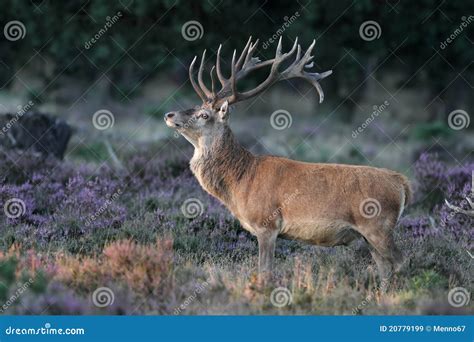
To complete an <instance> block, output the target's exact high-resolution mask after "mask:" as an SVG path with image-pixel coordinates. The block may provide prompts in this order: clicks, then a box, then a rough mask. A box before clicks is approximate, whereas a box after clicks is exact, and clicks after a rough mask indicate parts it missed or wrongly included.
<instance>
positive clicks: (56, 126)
mask: <svg viewBox="0 0 474 342" xmlns="http://www.w3.org/2000/svg"><path fill="white" fill-rule="evenodd" d="M72 133H73V129H72V128H71V127H70V126H69V125H68V124H67V123H66V122H64V121H62V120H60V119H57V118H55V117H53V116H51V115H47V114H43V113H34V112H28V113H25V114H23V115H21V114H20V113H15V114H2V115H0V146H3V147H4V148H7V149H21V150H30V151H33V152H37V153H40V154H42V155H45V156H48V155H53V156H55V157H56V158H58V159H63V157H64V152H65V151H66V148H67V144H68V142H69V139H70V138H71V135H72Z"/></svg>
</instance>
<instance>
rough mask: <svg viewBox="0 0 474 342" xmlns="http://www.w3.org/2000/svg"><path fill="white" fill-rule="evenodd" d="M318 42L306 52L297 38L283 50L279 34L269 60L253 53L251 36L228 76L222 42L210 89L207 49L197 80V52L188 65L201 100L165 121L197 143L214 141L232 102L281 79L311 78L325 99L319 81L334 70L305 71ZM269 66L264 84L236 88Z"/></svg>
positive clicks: (191, 78)
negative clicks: (206, 76)
mask: <svg viewBox="0 0 474 342" xmlns="http://www.w3.org/2000/svg"><path fill="white" fill-rule="evenodd" d="M315 44H316V41H315V40H313V43H312V44H311V45H310V46H309V48H308V49H307V50H306V52H305V53H304V54H302V49H301V46H300V45H299V44H298V38H297V39H296V40H295V42H294V44H293V47H292V48H291V50H290V51H289V52H287V53H282V42H281V37H280V40H279V42H278V46H277V48H276V53H275V57H274V58H273V59H270V60H266V61H260V59H259V58H257V57H254V56H253V55H254V53H255V50H256V48H257V45H258V40H257V41H255V42H254V43H252V37H250V39H249V40H248V42H247V44H246V45H245V47H244V49H243V51H242V52H241V54H240V57H239V58H237V55H236V51H235V50H234V53H233V56H232V63H231V74H230V77H229V78H226V77H224V75H223V73H222V70H221V56H220V55H221V48H222V45H220V46H219V49H218V51H217V61H216V64H215V65H214V66H213V67H212V69H211V72H210V76H211V89H210V90H209V88H207V87H206V85H205V84H204V81H203V69H204V62H205V59H206V51H204V52H203V54H202V58H201V63H200V66H199V70H198V77H197V78H198V82H197V83H196V80H195V79H194V75H193V70H194V65H195V63H196V59H197V56H196V57H194V59H193V61H192V62H191V66H190V67H189V79H190V81H191V84H192V86H193V88H194V90H195V91H196V93H197V94H198V96H199V97H200V98H201V100H202V104H201V105H199V106H196V107H194V108H191V109H188V110H183V111H172V112H169V113H166V114H165V122H166V124H167V125H168V127H171V128H174V129H176V130H177V131H178V132H180V133H181V134H182V135H183V136H184V137H185V138H186V139H188V140H189V141H190V142H191V143H192V144H193V145H194V146H197V145H198V144H199V143H198V142H199V141H200V140H201V141H212V140H213V137H215V136H216V135H218V134H219V133H220V132H223V131H224V129H225V127H226V126H227V121H228V118H229V115H228V114H229V106H231V105H233V104H235V103H237V102H241V101H244V100H247V99H249V98H252V97H255V96H257V95H259V94H261V93H262V92H264V91H265V90H266V89H268V88H269V87H270V86H271V85H273V84H274V83H276V82H278V81H282V80H288V79H291V78H302V79H305V80H306V81H308V82H310V83H311V84H312V85H313V86H314V87H315V88H316V90H317V91H318V93H319V102H322V101H323V99H324V93H323V90H322V88H321V86H320V84H319V81H320V80H322V79H323V78H325V77H327V76H329V75H331V73H332V71H331V70H329V71H326V72H323V73H317V72H308V71H305V69H309V68H311V67H313V62H312V60H313V58H314V56H311V51H312V50H313V48H314V45H315ZM291 60H292V62H291V63H290V64H289V65H288V62H289V61H291ZM285 62H286V63H285ZM284 63H285V64H287V65H288V66H286V67H285V68H283V67H282V65H283V64H284ZM267 66H268V67H270V73H269V74H268V76H267V78H266V79H265V80H264V81H263V82H262V83H261V84H259V85H258V86H257V87H255V88H254V89H251V90H248V91H245V92H239V91H238V90H237V82H238V81H239V80H241V79H243V78H244V77H245V76H247V75H248V74H249V73H251V72H252V71H254V70H257V69H260V68H264V67H267ZM279 69H283V70H279ZM216 74H217V79H218V80H219V83H220V85H221V88H220V90H219V91H216V85H215V83H216V81H215V76H216Z"/></svg>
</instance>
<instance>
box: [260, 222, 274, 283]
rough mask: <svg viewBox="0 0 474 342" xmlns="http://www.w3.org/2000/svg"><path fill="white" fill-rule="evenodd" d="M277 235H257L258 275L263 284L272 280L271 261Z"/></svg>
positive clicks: (264, 233) (272, 233)
mask: <svg viewBox="0 0 474 342" xmlns="http://www.w3.org/2000/svg"><path fill="white" fill-rule="evenodd" d="M277 236H278V233H277V232H269V231H265V232H262V233H260V234H258V235H257V240H258V275H259V280H260V281H261V282H263V283H264V284H266V283H268V282H269V281H271V279H272V271H273V259H274V256H275V245H276V239H277Z"/></svg>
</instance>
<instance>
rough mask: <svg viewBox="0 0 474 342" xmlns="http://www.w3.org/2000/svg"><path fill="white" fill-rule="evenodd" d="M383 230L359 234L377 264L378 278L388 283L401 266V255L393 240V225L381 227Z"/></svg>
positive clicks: (372, 228)
mask: <svg viewBox="0 0 474 342" xmlns="http://www.w3.org/2000/svg"><path fill="white" fill-rule="evenodd" d="M382 226H383V227H384V228H382V229H380V228H379V229H376V228H375V227H373V226H372V227H371V229H370V230H368V231H365V232H361V233H362V235H363V236H364V238H365V239H366V241H367V242H368V245H369V250H370V254H371V255H372V258H373V259H374V261H375V263H376V264H377V268H378V270H379V274H380V278H381V280H382V281H383V282H386V281H388V280H389V279H390V278H391V276H392V275H393V274H394V273H395V272H396V271H398V268H399V266H400V265H401V264H402V259H403V256H402V253H401V252H400V250H399V249H398V248H397V246H396V244H395V242H394V240H393V225H390V226H389V225H382Z"/></svg>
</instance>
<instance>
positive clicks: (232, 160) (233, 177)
mask: <svg viewBox="0 0 474 342" xmlns="http://www.w3.org/2000/svg"><path fill="white" fill-rule="evenodd" d="M206 139H207V140H206ZM255 164H256V157H255V156H254V155H253V154H252V153H251V152H250V151H248V150H247V149H245V148H244V147H243V146H242V145H240V144H239V142H238V141H237V140H236V139H235V137H234V135H233V133H232V131H231V130H230V128H229V127H228V126H224V127H223V129H222V130H221V131H220V132H218V134H216V136H214V137H212V139H210V138H200V139H199V141H198V143H197V144H196V145H195V149H194V155H193V158H192V159H191V163H190V165H191V171H192V172H193V173H194V175H195V176H196V178H197V180H198V181H199V184H201V186H202V187H203V188H204V189H205V190H206V191H207V192H209V193H210V194H211V195H213V196H215V197H217V198H218V199H220V200H221V201H222V202H224V203H226V204H228V203H229V202H231V201H232V190H233V189H235V187H236V186H238V185H239V184H241V183H242V182H243V181H245V180H246V179H247V178H248V177H249V176H251V175H252V173H253V172H254V169H255Z"/></svg>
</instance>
